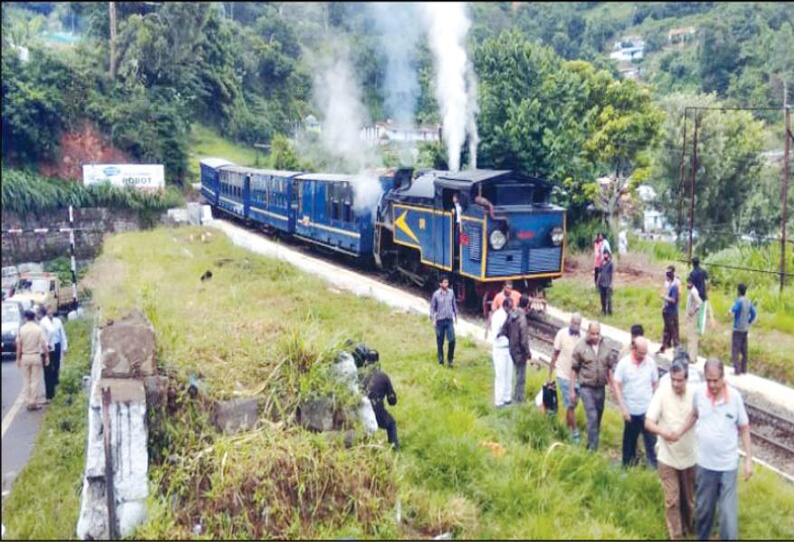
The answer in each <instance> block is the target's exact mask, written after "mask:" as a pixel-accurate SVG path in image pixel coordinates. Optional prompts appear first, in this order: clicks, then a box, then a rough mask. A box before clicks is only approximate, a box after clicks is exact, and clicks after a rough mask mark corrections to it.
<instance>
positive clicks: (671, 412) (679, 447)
mask: <svg viewBox="0 0 794 542" xmlns="http://www.w3.org/2000/svg"><path fill="white" fill-rule="evenodd" d="M688 372H689V366H688V364H687V362H686V361H684V362H683V363H682V362H680V361H677V360H676V361H674V362H673V364H672V365H671V366H670V371H669V373H668V374H666V375H665V376H664V377H662V379H661V380H660V381H659V387H658V388H657V390H656V393H655V394H654V395H653V399H652V400H651V404H650V406H648V412H647V413H646V414H645V428H646V429H647V430H648V431H650V432H652V433H655V434H657V435H659V437H661V438H660V440H659V457H658V463H657V465H658V470H659V478H660V479H661V481H662V490H663V491H664V510H665V519H666V521H667V533H668V535H669V536H670V539H671V540H680V539H681V538H682V537H684V536H691V535H693V534H695V461H696V457H695V432H694V431H692V430H691V429H690V430H689V431H687V432H686V434H684V435H683V436H682V437H681V438H680V439H679V440H678V441H676V442H673V441H672V440H671V437H672V435H673V431H674V430H676V429H678V428H680V427H682V426H683V425H684V423H685V422H686V420H687V418H688V417H689V414H690V413H691V412H692V401H693V398H694V388H693V387H692V386H688V385H687V380H688V376H689V375H688Z"/></svg>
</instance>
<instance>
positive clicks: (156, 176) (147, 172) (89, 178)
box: [83, 164, 165, 189]
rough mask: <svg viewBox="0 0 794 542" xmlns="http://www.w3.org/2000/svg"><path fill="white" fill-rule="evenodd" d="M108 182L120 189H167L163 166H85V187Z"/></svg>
mask: <svg viewBox="0 0 794 542" xmlns="http://www.w3.org/2000/svg"><path fill="white" fill-rule="evenodd" d="M106 182H109V183H110V184H111V185H113V186H117V187H119V188H125V187H132V188H142V189H156V188H165V168H164V167H163V165H162V164H104V165H103V164H91V165H88V164H86V165H83V184H84V185H85V186H91V185H92V184H100V183H106Z"/></svg>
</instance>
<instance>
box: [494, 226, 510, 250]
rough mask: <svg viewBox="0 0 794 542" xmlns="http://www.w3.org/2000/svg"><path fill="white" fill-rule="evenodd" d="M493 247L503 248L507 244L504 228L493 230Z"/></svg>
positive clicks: (496, 248)
mask: <svg viewBox="0 0 794 542" xmlns="http://www.w3.org/2000/svg"><path fill="white" fill-rule="evenodd" d="M490 239H491V248H493V249H494V250H502V249H503V248H504V246H505V245H506V244H507V236H506V235H505V234H504V233H502V230H494V231H492V232H491V237H490Z"/></svg>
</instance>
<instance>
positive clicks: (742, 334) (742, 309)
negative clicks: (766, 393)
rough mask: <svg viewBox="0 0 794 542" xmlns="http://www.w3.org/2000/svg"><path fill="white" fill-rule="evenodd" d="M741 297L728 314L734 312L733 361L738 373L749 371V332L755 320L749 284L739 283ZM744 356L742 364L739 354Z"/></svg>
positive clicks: (735, 372) (734, 369) (735, 370)
mask: <svg viewBox="0 0 794 542" xmlns="http://www.w3.org/2000/svg"><path fill="white" fill-rule="evenodd" d="M738 290H739V298H738V299H737V300H736V302H734V304H733V307H731V310H730V312H729V313H728V314H731V313H733V337H732V339H731V363H733V372H734V374H736V375H740V374H744V373H746V372H747V332H748V331H750V324H752V323H753V321H755V316H756V313H755V306H754V305H753V303H752V301H750V300H749V299H747V297H746V295H745V294H747V286H745V285H744V284H740V285H739V288H738ZM740 355H741V357H742V362H741V365H740V364H739V356H740Z"/></svg>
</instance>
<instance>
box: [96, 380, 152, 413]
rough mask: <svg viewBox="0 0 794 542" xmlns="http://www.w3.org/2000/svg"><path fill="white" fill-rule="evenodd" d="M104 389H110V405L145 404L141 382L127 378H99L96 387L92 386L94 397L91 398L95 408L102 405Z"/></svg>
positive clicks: (144, 393) (144, 392) (144, 391)
mask: <svg viewBox="0 0 794 542" xmlns="http://www.w3.org/2000/svg"><path fill="white" fill-rule="evenodd" d="M104 388H110V402H111V404H114V403H128V402H143V403H145V402H146V389H145V388H144V385H143V382H142V381H141V380H133V379H129V378H100V379H99V381H98V382H97V385H96V386H94V391H93V393H94V396H93V397H92V403H93V404H95V405H97V406H100V405H102V390H103V389H104Z"/></svg>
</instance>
